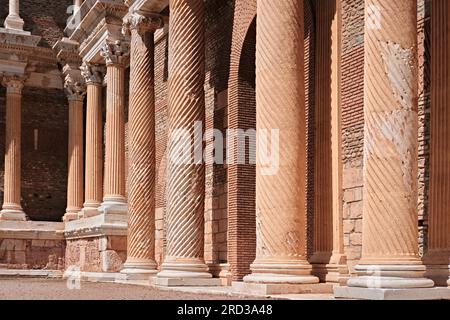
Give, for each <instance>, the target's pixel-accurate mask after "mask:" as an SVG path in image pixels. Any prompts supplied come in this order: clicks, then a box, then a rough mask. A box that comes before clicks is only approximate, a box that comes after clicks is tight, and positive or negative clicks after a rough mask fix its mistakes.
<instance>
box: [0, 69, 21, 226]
mask: <svg viewBox="0 0 450 320" xmlns="http://www.w3.org/2000/svg"><path fill="white" fill-rule="evenodd" d="M24 80H25V79H23V78H20V77H17V76H8V77H5V78H4V80H3V85H4V86H5V87H6V150H5V151H6V153H5V190H4V198H3V210H2V211H1V213H0V220H21V221H24V220H27V217H26V215H25V213H24V212H23V209H22V206H21V204H20V200H21V157H22V150H21V141H22V139H21V138H22V137H21V135H22V133H21V132H22V89H23V87H24Z"/></svg>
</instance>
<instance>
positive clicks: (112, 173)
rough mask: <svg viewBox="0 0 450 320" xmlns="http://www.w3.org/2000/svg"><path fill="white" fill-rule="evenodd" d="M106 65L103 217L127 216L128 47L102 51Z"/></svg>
mask: <svg viewBox="0 0 450 320" xmlns="http://www.w3.org/2000/svg"><path fill="white" fill-rule="evenodd" d="M102 56H103V57H104V58H105V61H106V68H107V71H106V84H107V90H106V136H105V177H104V195H103V203H102V205H101V207H100V208H99V210H100V211H102V212H104V213H106V214H107V213H118V214H126V213H127V204H126V199H125V115H124V106H125V67H126V63H127V62H128V44H127V43H126V42H123V41H122V42H121V41H116V42H114V43H107V44H105V45H104V46H103V48H102Z"/></svg>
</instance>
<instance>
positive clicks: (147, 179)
mask: <svg viewBox="0 0 450 320" xmlns="http://www.w3.org/2000/svg"><path fill="white" fill-rule="evenodd" d="M162 26H163V20H162V18H161V17H159V16H158V15H141V14H137V13H135V14H132V15H131V16H130V17H129V19H128V21H127V23H126V25H125V30H127V32H131V48H130V53H131V55H130V104H129V122H128V126H129V130H130V131H129V132H130V133H129V157H130V158H129V159H130V160H129V173H128V175H129V176H128V185H129V190H128V206H129V210H128V238H127V240H128V249H127V261H126V263H125V265H124V270H122V273H126V274H128V275H129V277H133V278H136V277H138V278H144V279H146V278H148V277H149V276H150V275H152V274H156V273H157V265H156V262H155V171H156V158H155V83H154V80H155V79H154V65H155V57H154V54H155V52H154V50H155V48H154V47H155V44H154V32H155V31H156V30H157V29H158V28H160V27H162Z"/></svg>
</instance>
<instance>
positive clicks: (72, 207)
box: [64, 76, 86, 221]
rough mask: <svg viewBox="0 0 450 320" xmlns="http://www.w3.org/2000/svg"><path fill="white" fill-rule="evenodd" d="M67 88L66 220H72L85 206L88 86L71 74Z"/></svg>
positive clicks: (67, 80) (67, 79) (66, 84)
mask: <svg viewBox="0 0 450 320" xmlns="http://www.w3.org/2000/svg"><path fill="white" fill-rule="evenodd" d="M77 80H78V79H77ZM65 88H66V94H67V98H68V100H69V149H68V155H69V157H68V178H67V209H66V214H65V216H64V221H71V220H76V219H78V214H79V212H80V211H81V209H82V208H83V199H84V194H83V184H84V181H83V175H84V172H83V167H84V166H83V149H84V145H83V101H84V96H85V94H86V88H85V86H84V83H82V82H79V81H76V80H75V79H73V78H72V77H70V76H68V77H67V78H66V83H65Z"/></svg>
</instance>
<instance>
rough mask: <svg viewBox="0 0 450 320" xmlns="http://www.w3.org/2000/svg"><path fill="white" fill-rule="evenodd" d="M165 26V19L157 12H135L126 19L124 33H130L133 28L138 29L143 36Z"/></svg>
mask: <svg viewBox="0 0 450 320" xmlns="http://www.w3.org/2000/svg"><path fill="white" fill-rule="evenodd" d="M162 27H164V19H163V17H162V16H161V15H159V14H156V13H142V12H134V13H132V14H131V15H129V16H128V17H127V18H125V19H124V23H123V28H122V33H123V34H124V35H130V33H131V30H136V31H137V32H138V33H139V35H141V36H143V35H144V34H145V33H146V32H155V31H156V30H158V29H160V28H162Z"/></svg>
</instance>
